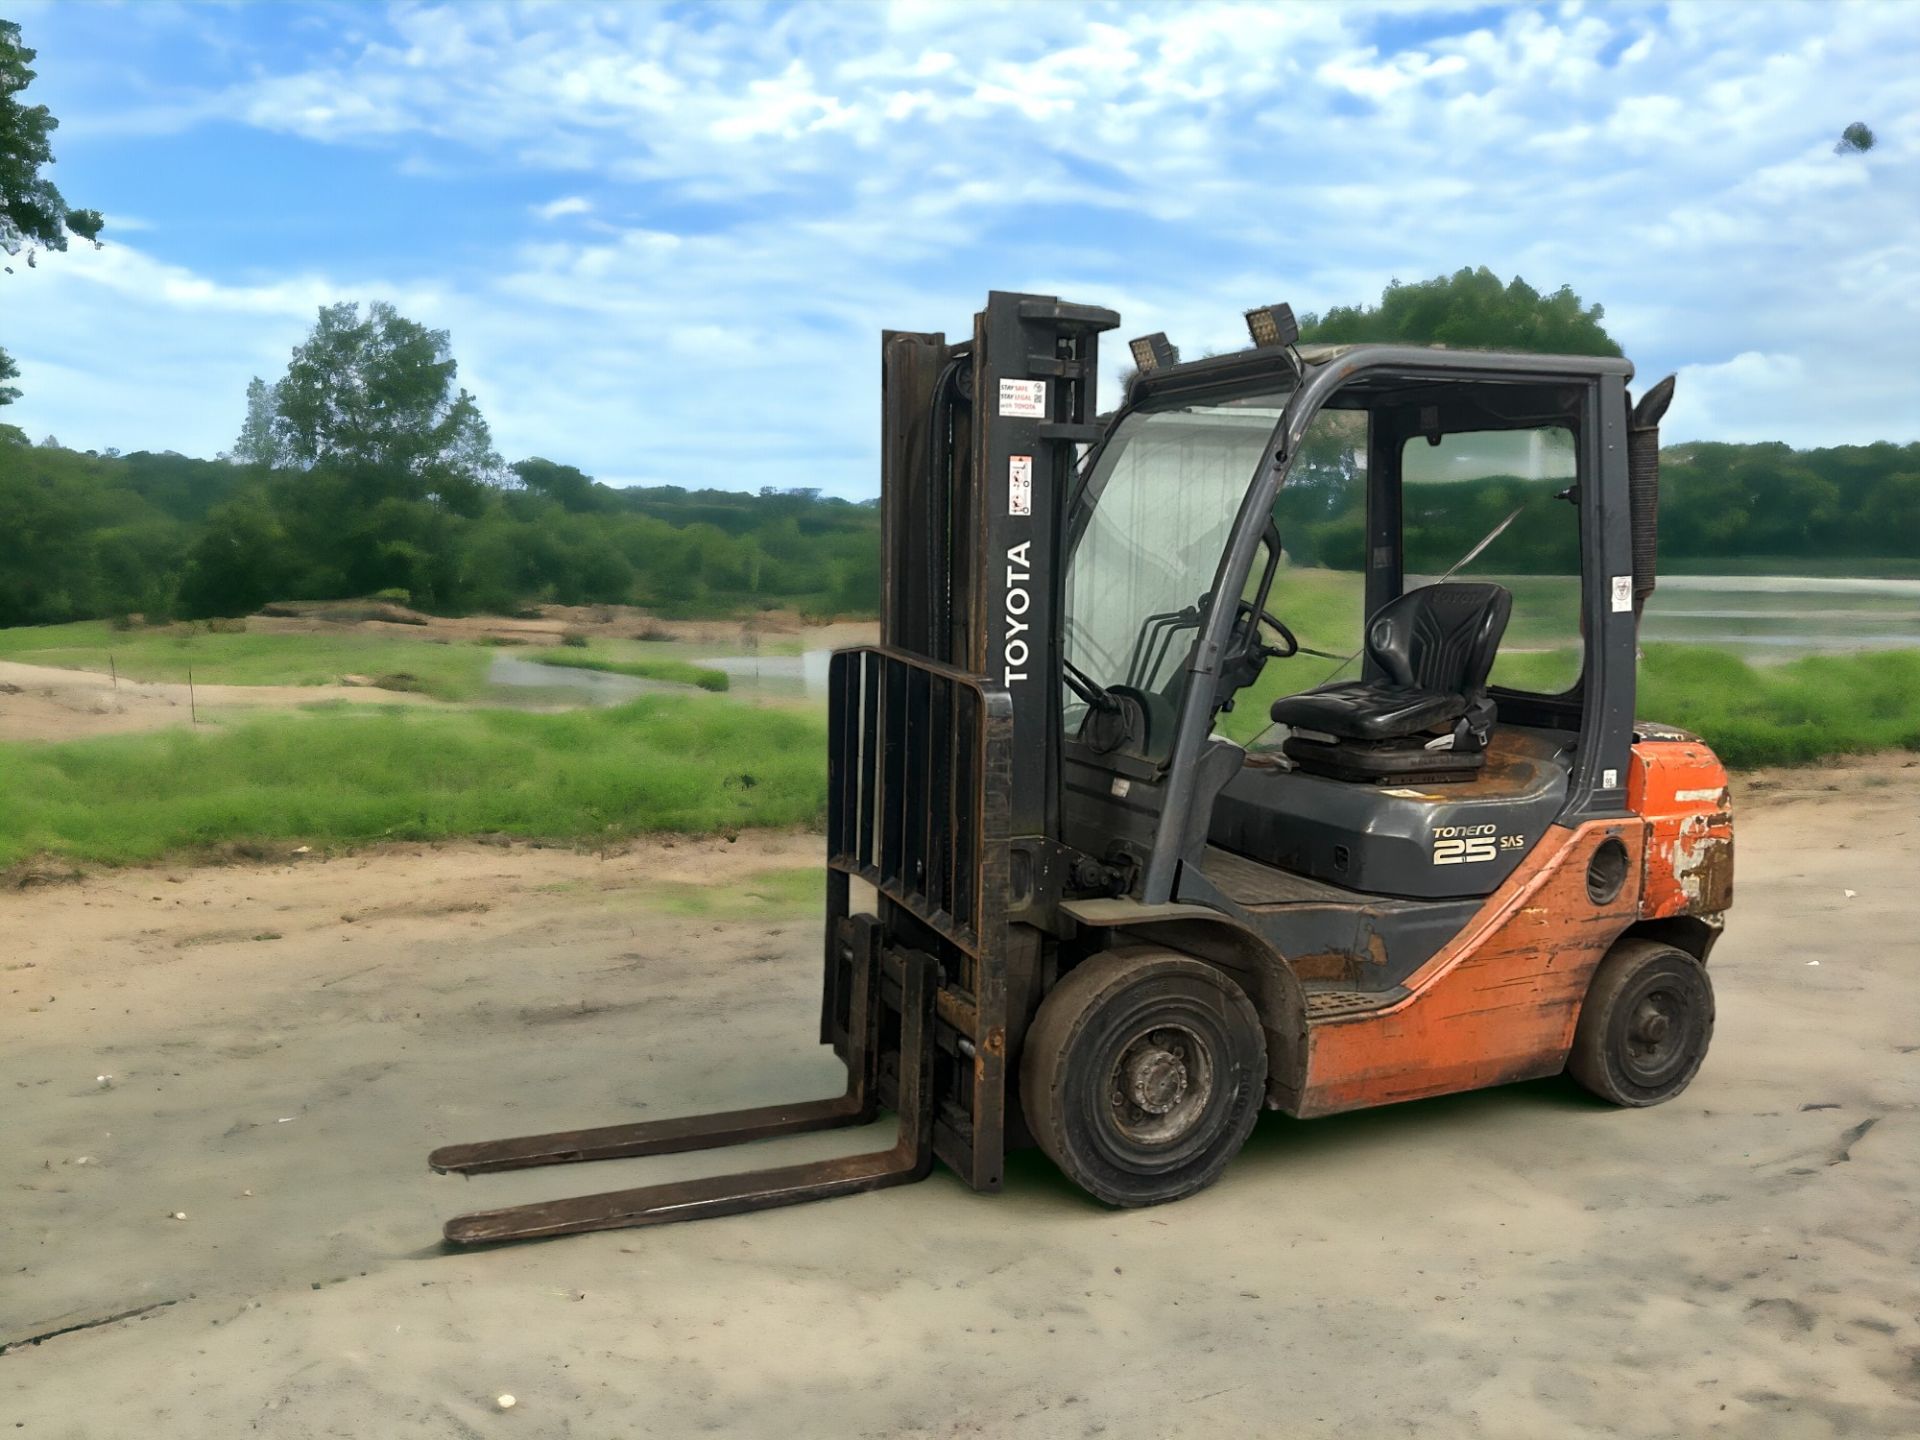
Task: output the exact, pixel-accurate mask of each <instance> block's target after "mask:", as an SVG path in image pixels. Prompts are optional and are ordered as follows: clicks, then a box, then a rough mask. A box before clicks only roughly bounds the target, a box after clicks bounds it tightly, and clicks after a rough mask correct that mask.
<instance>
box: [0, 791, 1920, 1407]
mask: <svg viewBox="0 0 1920 1440" xmlns="http://www.w3.org/2000/svg"><path fill="white" fill-rule="evenodd" d="M1739 824H1740V842H1739V843H1740V847H1741V848H1740V860H1739V864H1740V872H1739V902H1738V905H1737V907H1736V911H1735V915H1734V921H1733V925H1732V928H1731V930H1730V932H1729V935H1728V937H1727V939H1726V941H1725V943H1724V945H1723V947H1722V948H1721V950H1720V951H1719V953H1718V954H1717V955H1716V957H1715V961H1714V973H1715V976H1716V980H1717V984H1718V988H1719V997H1720V1029H1719V1035H1718V1040H1717V1043H1716V1046H1715V1049H1714V1052H1713V1055H1712V1056H1711V1057H1710V1059H1709V1060H1708V1063H1707V1066H1706V1068H1705V1070H1704V1071H1703V1072H1702V1074H1701V1076H1700V1078H1699V1080H1698V1081H1697V1082H1696V1083H1695V1084H1694V1086H1693V1087H1692V1089H1690V1090H1689V1091H1688V1092H1687V1093H1686V1094H1685V1095H1684V1096H1682V1097H1681V1098H1680V1099H1679V1100H1677V1101H1675V1102H1674V1103H1672V1104H1670V1105H1668V1106H1665V1107H1663V1108H1660V1109H1657V1110H1652V1111H1645V1112H1624V1111H1614V1110H1610V1109H1606V1108H1604V1107H1600V1106H1597V1105H1596V1104H1593V1103H1590V1102H1588V1101H1586V1100H1585V1099H1583V1098H1582V1097H1581V1096H1579V1095H1578V1094H1577V1093H1576V1092H1574V1091H1573V1090H1572V1089H1571V1088H1570V1087H1569V1086H1568V1085H1567V1084H1565V1083H1563V1082H1558V1081H1554V1082H1542V1083H1538V1084H1531V1085H1525V1086H1519V1087H1513V1088H1509V1089H1505V1090H1500V1091H1494V1092H1487V1093H1483V1094H1479V1095H1473V1096H1464V1097H1455V1098H1451V1099H1446V1100H1440V1101H1432V1102H1425V1103H1421V1104H1415V1105H1407V1106H1401V1107H1398V1108H1394V1109H1390V1110H1386V1111H1379V1112H1374V1113H1371V1114H1365V1115H1358V1116H1348V1117H1343V1118H1336V1119H1330V1120H1319V1121H1312V1122H1306V1123H1302V1122H1296V1121H1290V1120H1287V1119H1285V1118H1283V1117H1278V1116H1269V1117H1267V1118H1265V1119H1264V1120H1263V1121H1262V1122H1261V1125H1260V1128H1259V1130H1258V1131H1257V1133H1256V1135H1255V1137H1254V1140H1253V1142H1252V1144H1251V1146H1250V1147H1249V1149H1248V1151H1247V1153H1246V1154H1244V1155H1243V1156H1242V1157H1241V1158H1240V1159H1239V1161H1238V1162H1237V1163H1236V1164H1235V1165H1234V1166H1233V1167H1232V1168H1231V1169H1230V1170H1229V1172H1228V1174H1227V1176H1226V1178H1225V1179H1224V1180H1223V1181H1222V1182H1221V1183H1220V1184H1219V1185H1218V1186H1217V1187H1215V1188H1214V1189H1212V1190H1210V1191H1208V1192H1206V1193H1204V1194H1202V1195H1200V1196H1197V1197H1195V1198H1193V1199H1191V1200H1188V1201H1186V1202H1184V1203H1182V1204H1180V1205H1178V1206H1174V1207H1170V1208H1165V1209H1159V1210H1152V1211H1145V1212H1134V1213H1128V1214H1115V1213H1108V1212H1105V1211H1103V1210H1101V1209H1099V1208H1097V1207H1095V1206H1093V1205H1092V1204H1090V1203H1089V1202H1087V1201H1085V1200H1083V1199H1082V1198H1080V1197H1079V1196H1078V1195H1077V1194H1076V1193H1075V1192H1074V1191H1072V1190H1071V1189H1070V1188H1068V1187H1067V1186H1066V1185H1065V1184H1064V1183H1063V1182H1062V1181H1060V1180H1059V1179H1058V1177H1057V1176H1056V1175H1055V1174H1054V1173H1053V1172H1052V1171H1051V1169H1050V1167H1048V1166H1047V1165H1046V1164H1045V1163H1044V1162H1043V1161H1041V1160H1039V1159H1037V1158H1035V1157H1031V1156H1028V1157H1024V1158H1021V1159H1019V1160H1017V1161H1016V1162H1015V1163H1014V1164H1012V1165H1010V1166H1009V1169H1008V1178H1009V1185H1008V1189H1007V1192H1006V1193H1005V1194H1002V1195H1000V1196H998V1197H984V1196H976V1195H972V1194H970V1193H969V1192H967V1191H966V1190H965V1189H964V1188H963V1187H962V1186H961V1185H960V1184H959V1183H958V1182H957V1181H956V1180H954V1179H953V1178H952V1177H951V1176H949V1175H946V1174H945V1173H944V1172H937V1173H936V1175H935V1177H934V1178H933V1179H932V1180H930V1181H928V1182H927V1183H925V1184H922V1185H918V1186H913V1187H909V1188H906V1189H903V1190H896V1191H892V1192H887V1193H882V1194H874V1195H866V1196H860V1197H857V1198H852V1199H845V1200H839V1201H835V1202H831V1203H828V1204H821V1205H813V1206H805V1207H801V1208H797V1209H792V1210H786V1211H779V1212H773V1213H768V1214H762V1215H755V1216H742V1217H736V1218H733V1219H727V1220H718V1221H709V1222H705V1223H702V1224H697V1225H690V1226H685V1227H673V1228H668V1229H661V1230H652V1231H634V1232H628V1233H625V1234H620V1233H612V1234H605V1235H596V1236H586V1237H578V1238H572V1239H565V1240H559V1241H554V1242H550V1243H545V1244H539V1245H530V1246H521V1247H514V1248H506V1249H497V1250H491V1251H485V1252H478V1253H465V1254H448V1253H443V1252H442V1251H441V1249H440V1248H439V1247H438V1245H437V1244H436V1243H435V1242H436V1238H437V1234H438V1228H439V1224H440V1222H441V1221H442V1220H443V1219H444V1218H446V1217H447V1216H448V1215H450V1214H453V1213H455V1212H456V1211H458V1210H461V1209H467V1208H476V1207H482V1206H487V1205H492V1204H502V1203H510V1202H512V1201H516V1200H520V1199H530V1198H535V1197H539V1196H543V1195H548V1194H553V1193H562V1192H564V1191H567V1190H569V1189H572V1190H584V1189H599V1188H611V1187H614V1186H618V1185H625V1184H633V1183H638V1182H639V1181H640V1180H641V1179H642V1178H643V1177H645V1178H663V1177H668V1176H673V1175H680V1174H689V1173H697V1172H699V1171H701V1170H703V1169H712V1168H721V1167H722V1166H724V1164H725V1159H724V1157H721V1158H719V1159H716V1158H715V1157H710V1156H709V1157H701V1156H686V1157H674V1158H671V1159H656V1160H651V1161H635V1162H624V1163H620V1164H612V1165H600V1166H593V1167H584V1168H582V1169H578V1170H573V1171H569V1170H565V1169H562V1170H549V1171H534V1172H529V1173H525V1174H522V1175H517V1176H493V1177H484V1178H482V1179H478V1180H474V1181H464V1180H460V1179H458V1178H453V1177H436V1176H432V1175H430V1174H429V1173H428V1172H427V1170H426V1167H425V1164H424V1157H425V1155H426V1152H427V1150H428V1149H429V1148H430V1147H431V1146H433V1145H435V1144H438V1143H442V1142H445V1141H449V1140H462V1139H476V1138H483V1137H486V1136H490V1135H495V1134H504V1133H511V1132H514V1131H523V1130H532V1129H542V1128H548V1127H555V1126H563V1125H573V1124H589V1123H596V1122H604V1121H612V1120H617V1119H622V1118H627V1117H631V1116H635V1115H654V1116H658V1115H664V1114H671V1113H674V1112H681V1111H690V1110H700V1109H703V1108H711V1107H724V1106H730V1105H737V1104H747V1103H756V1102H760V1101H764V1100H769V1099H775V1098H780V1097H788V1096H800V1095H807V1094H824V1093H828V1092H830V1091H832V1090H834V1089H836V1088H837V1067H836V1066H835V1065H834V1063H833V1062H832V1060H831V1059H830V1058H829V1056H828V1055H827V1053H826V1052H825V1051H824V1050H822V1049H821V1048H819V1047H818V1046H817V1045H815V1044H813V1043H812V1041H813V1035H812V1026H813V1015H814V1008H813V1007H814V988H815V985H816V983H817V978H816V977H817V958H816V957H817V953H818V950H817V947H818V943H819V942H818V934H817V918H816V916H815V915H814V914H813V913H811V912H810V911H805V910H799V911H796V910H794V909H793V908H791V902H781V901H779V900H778V899H777V898H768V897H777V894H778V891H777V889H775V888H770V886H769V882H768V880H767V878H766V876H767V872H769V871H770V870H775V869H780V868H783V867H798V866H807V865H811V864H813V863H815V860H816V858H817V856H816V847H817V843H818V842H817V841H816V840H814V839H812V838H810V837H775V838H772V839H765V838H763V839H759V840H754V841H752V842H748V841H742V842H741V843H740V844H739V845H736V846H733V847H727V846H725V845H721V844H717V843H714V844H681V845H679V846H675V847H665V846H654V845H649V846H642V847H638V848H635V849H633V850H631V851H629V852H627V853H625V854H621V855H616V856H611V857H608V858H594V857H590V856H581V855H575V854H571V853H565V852H559V851H548V850H536V849H524V848H512V849H492V848H485V847H477V846H475V847H449V848H445V849H429V850H399V851H393V852H389V853H385V854H379V855H362V856H350V857H343V858H335V859H321V858H317V857H309V858H307V859H305V860H302V861H299V862H294V863H287V864H281V865H277V866H248V867H233V868H209V869H194V870H179V871H171V870H164V869H163V870H150V871H140V872H126V873H120V874H109V875H104V876H98V877H94V878H91V879H88V880H85V881H83V882H81V883H78V884H73V885H63V886H51V887H36V888H33V889H29V890H25V891H20V892H14V893H10V894H7V895H5V896H0V908H3V910H4V919H5V922H6V927H5V933H6V935H7V936H8V937H9V940H10V943H9V944H8V946H7V947H6V950H5V953H4V955H3V956H0V966H4V968H3V969H0V997H3V1000H4V1008H3V1009H0V1094H4V1095H5V1096H6V1108H5V1111H4V1115H5V1121H6V1124H5V1135H6V1143H5V1145H4V1147H0V1185H4V1196H5V1201H4V1207H3V1208H0V1342H10V1343H9V1348H8V1349H7V1350H6V1351H5V1353H4V1354H0V1433H7V1434H20V1435H23V1436H29V1437H35V1440H40V1437H72V1436H87V1437H93V1436H101V1437H118V1436H127V1435H139V1436H142V1437H147V1440H168V1437H183V1440H185V1437H192V1440H205V1437H213V1436H227V1435H239V1434H261V1435H272V1436H283V1437H309V1436H354V1437H366V1436H416V1435H418V1436H458V1437H494V1436H509V1435H515V1434H518V1435H539V1436H578V1437H588V1436H594V1437H598V1436H611V1435H621V1436H640V1435H647V1436H673V1437H679V1436H687V1435H692V1434H699V1433H712V1434H721V1435H751V1436H793V1435H808V1436H811V1435H828V1434H831V1435H840V1436H895V1435H905V1436H993V1437H1009V1436H1010V1437H1029V1436H1079V1435H1105V1436H1141V1437H1164V1436H1172V1435H1198V1434H1205V1435H1210V1436H1263V1437H1265V1436H1291V1435H1322V1434H1324V1435H1341V1436H1365V1437H1372V1436H1383V1435H1397V1434H1408V1435H1415V1434H1417V1435H1421V1436H1456V1435H1457V1436H1502V1437H1504V1436H1514V1437H1527V1440H1537V1437H1541V1436H1561V1435H1621V1436H1665V1435H1674V1436H1683V1435H1684V1436H1701V1435H1737V1436H1842V1435H1845V1436H1896V1435H1913V1434H1916V1433H1920V1314H1917V1313H1916V1310H1917V1309H1920V1220H1917V1219H1916V1211H1915V1207H1914V1203H1913V1195H1914V1190H1915V1184H1916V1182H1917V1181H1920V1125H1917V1124H1916V1115H1915V1108H1916V1101H1920V886H1916V884H1915V880H1914V876H1915V869H1914V863H1913V853H1914V848H1915V843H1916V840H1917V839H1920V767H1916V766H1915V765H1914V763H1913V762H1912V761H1911V760H1909V761H1907V762H1905V763H1904V764H1903V763H1902V762H1901V761H1898V760H1894V761H1885V760H1883V761H1873V762H1862V763H1859V764H1855V765H1851V766H1848V767H1844V768H1841V769H1837V770H1831V771H1822V772H1805V773H1800V774H1789V775H1774V776H1763V777H1760V779H1759V781H1758V782H1756V783H1752V784H1749V785H1748V786H1746V787H1745V795H1744V798H1743V809H1742V813H1741V818H1740V821H1739ZM756 886H757V887H759V889H758V890H756V888H755V887H756ZM703 887H707V888H703ZM1849 890H1851V891H1853V892H1855V893H1854V894H1853V895H1852V896H1851V897H1849V896H1848V894H1847V893H1846V892H1847V891H1849ZM761 892H765V893H764V894H762V893H761ZM756 896H759V897H760V898H756ZM783 906H785V908H782V907H783ZM1815 960H1817V961H1818V962H1819V963H1818V965H1813V964H1811V963H1810V962H1812V961H1815ZM101 1075H108V1076H111V1080H110V1081H109V1082H107V1083H105V1084H102V1083H100V1082H98V1081H97V1080H96V1077H97V1076H101ZM876 1142H879V1143H884V1141H883V1140H881V1138H880V1135H879V1133H877V1132H875V1133H855V1134H843V1135H839V1136H811V1137H794V1138H792V1139H790V1140H787V1141H781V1142H775V1143H773V1144H770V1145H767V1146H764V1147H761V1148H760V1150H759V1152H758V1153H757V1154H756V1155H755V1157H754V1158H755V1159H756V1160H767V1159H787V1158H796V1157H800V1156H804V1155H809V1154H819V1153H822V1152H823V1151H827V1150H832V1149H835V1148H838V1149H841V1150H852V1149H855V1148H867V1147H870V1146H873V1145H875V1144H876ZM175 1212H181V1213H184V1215H185V1216H186V1218H185V1219H176V1218H172V1217H173V1216H174V1213H175ZM149 1307H152V1308H149ZM136 1311H138V1312H143V1313H139V1314H137V1315H134V1316H132V1317H131V1318H126V1319H120V1320H113V1321H108V1317H112V1316H116V1315H121V1314H124V1313H126V1312H136ZM101 1321H108V1323H95V1322H101ZM69 1327H85V1328H69ZM61 1330H67V1332H68V1333H64V1334H57V1335H54V1336H53V1337H52V1338H47V1339H44V1340H43V1341H41V1342H40V1343H33V1337H38V1336H43V1335H46V1334H48V1332H55V1331H61ZM505 1393H511V1394H512V1395H514V1396H515V1397H516V1399H517V1402H518V1403H517V1405H516V1406H515V1407H514V1408H513V1409H512V1410H511V1411H509V1412H502V1411H500V1410H498V1409H497V1408H496V1403H495V1402H496V1397H497V1396H499V1395H501V1394H505Z"/></svg>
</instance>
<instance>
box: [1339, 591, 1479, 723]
mask: <svg viewBox="0 0 1920 1440" xmlns="http://www.w3.org/2000/svg"><path fill="white" fill-rule="evenodd" d="M1512 613H1513V595H1512V593H1511V592H1510V591H1509V590H1508V589H1507V588H1506V587H1505V586H1504V585H1489V584H1486V583H1484V582H1477V583H1476V582H1468V581H1463V580H1449V581H1445V582H1443V583H1441V584H1438V585H1423V586H1421V587H1420V588H1419V589H1418V590H1409V591H1408V592H1407V593H1406V594H1404V595H1402V596H1401V597H1400V598H1399V599H1398V600H1390V601H1388V602H1387V603H1386V604H1385V605H1382V606H1381V607H1380V608H1379V609H1378V610H1377V611H1375V612H1374V616H1373V619H1372V620H1371V621H1369V622H1368V623H1367V654H1368V655H1370V656H1372V657H1373V661H1374V663H1375V664H1376V665H1378V666H1379V667H1380V669H1381V670H1382V671H1384V672H1385V674H1386V678H1387V679H1388V681H1390V682H1391V683H1392V684H1395V685H1411V686H1414V687H1417V688H1418V689H1421V690H1439V691H1442V692H1443V693H1445V694H1448V695H1465V696H1466V697H1467V698H1468V699H1470V700H1471V699H1475V698H1477V697H1478V696H1479V694H1480V693H1481V692H1482V691H1484V690H1485V689H1486V685H1487V675H1488V674H1489V673H1490V672H1491V671H1492V669H1493V658H1494V655H1495V653H1496V652H1498V650H1499V649H1500V637H1501V636H1502V635H1504V634H1506V631H1507V617H1508V616H1509V615H1511V614H1512Z"/></svg>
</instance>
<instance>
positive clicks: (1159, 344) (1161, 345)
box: [1127, 330, 1180, 375]
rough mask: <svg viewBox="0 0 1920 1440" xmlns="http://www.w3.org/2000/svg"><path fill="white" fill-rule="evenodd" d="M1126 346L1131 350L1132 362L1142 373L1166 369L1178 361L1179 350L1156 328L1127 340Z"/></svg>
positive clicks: (1146, 373)
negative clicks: (1152, 331) (1136, 337)
mask: <svg viewBox="0 0 1920 1440" xmlns="http://www.w3.org/2000/svg"><path fill="white" fill-rule="evenodd" d="M1127 348H1128V349H1129V350H1131V351H1133V363H1134V366H1135V368H1137V369H1138V370H1139V371H1140V373H1141V374H1142V375H1151V374H1153V372H1154V371H1156V370H1167V369H1171V368H1172V367H1173V366H1175V365H1178V364H1179V363H1180V351H1179V349H1178V347H1176V346H1175V345H1174V344H1173V342H1172V341H1170V340H1169V339H1167V337H1166V335H1165V333H1164V332H1161V331H1158V330H1156V331H1155V332H1154V333H1153V334H1151V335H1142V336H1141V337H1140V338H1139V339H1138V340H1129V341H1128V342H1127Z"/></svg>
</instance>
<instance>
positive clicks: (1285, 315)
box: [1247, 305, 1300, 350]
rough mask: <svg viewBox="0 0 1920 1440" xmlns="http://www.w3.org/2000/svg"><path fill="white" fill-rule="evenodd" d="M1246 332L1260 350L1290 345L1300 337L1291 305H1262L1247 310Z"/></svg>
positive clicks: (1297, 323)
mask: <svg viewBox="0 0 1920 1440" xmlns="http://www.w3.org/2000/svg"><path fill="white" fill-rule="evenodd" d="M1247 334H1249V335H1251V336H1252V337H1253V343H1254V344H1255V345H1256V346H1257V347H1258V348H1260V349H1262V350H1268V349H1272V348H1274V347H1276V346H1285V345H1291V344H1293V342H1294V341H1296V340H1298V339H1299V338H1300V325H1299V322H1297V321H1296V320H1295V319H1294V318H1293V307H1292V306H1291V305H1262V306H1261V307H1260V308H1259V309H1258V310H1249V311H1247Z"/></svg>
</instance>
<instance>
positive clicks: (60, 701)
mask: <svg viewBox="0 0 1920 1440" xmlns="http://www.w3.org/2000/svg"><path fill="white" fill-rule="evenodd" d="M321 700H350V701H352V702H354V703H355V704H360V705H433V704H437V703H438V702H437V701H435V700H433V699H431V698H430V697H428V696H425V695H416V694H412V693H409V692H403V691H398V690H378V689H373V688H371V687H363V686H355V685H195V686H194V687H193V694H192V696H191V697H189V696H188V694H187V687H186V686H185V685H172V684H167V683H164V682H161V681H135V680H128V679H125V678H124V677H123V678H122V679H120V680H119V682H118V683H115V681H114V680H113V678H112V677H111V676H108V675H100V674H96V673H94V672H93V671H91V670H58V669H55V668H53V667H51V666H47V665H21V664H17V663H15V662H14V661H11V660H0V741H6V740H83V739H86V738H87V737H88V736H91V735H123V734H126V733H127V732H129V731H133V730H165V729H168V728H171V727H172V726H176V725H190V724H192V723H193V721H194V717H195V716H196V715H197V716H198V717H199V719H200V720H202V721H208V720H215V719H218V718H220V717H221V716H223V715H227V714H231V713H233V712H235V711H242V710H260V709H267V710H287V709H292V708H293V707H295V706H299V705H312V704H314V703H315V702H316V701H321Z"/></svg>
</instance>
